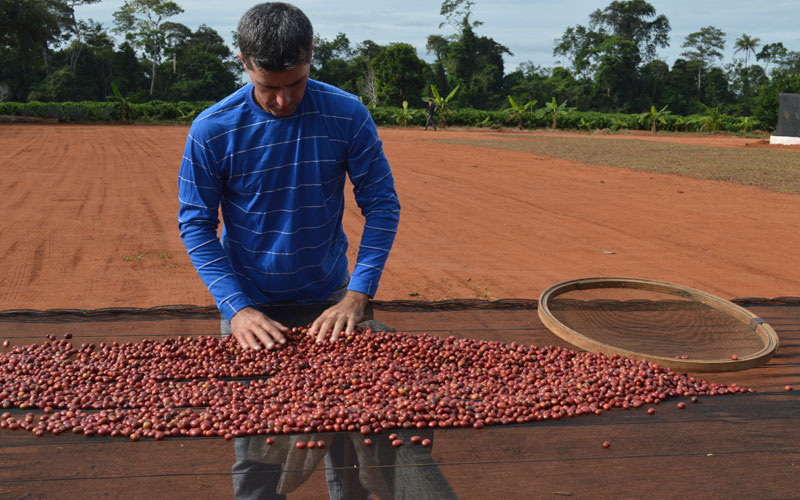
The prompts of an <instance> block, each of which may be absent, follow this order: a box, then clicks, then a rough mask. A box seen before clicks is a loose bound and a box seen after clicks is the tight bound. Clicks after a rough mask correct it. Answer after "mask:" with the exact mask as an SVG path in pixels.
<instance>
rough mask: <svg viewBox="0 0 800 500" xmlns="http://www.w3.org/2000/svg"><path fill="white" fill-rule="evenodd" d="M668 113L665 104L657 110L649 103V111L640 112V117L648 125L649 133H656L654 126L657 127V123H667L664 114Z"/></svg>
mask: <svg viewBox="0 0 800 500" xmlns="http://www.w3.org/2000/svg"><path fill="white" fill-rule="evenodd" d="M669 113H670V112H669V111H667V106H664V107H663V108H661V109H660V110H659V109H656V107H655V106H654V105H651V106H650V111H649V112H648V113H642V115H641V117H642V119H643V120H644V122H645V123H647V125H649V126H650V133H651V134H655V133H656V127H657V125H658V124H659V123H660V124H662V125H666V124H667V119H666V116H667V115H668V114H669Z"/></svg>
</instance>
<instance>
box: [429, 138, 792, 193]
mask: <svg viewBox="0 0 800 500" xmlns="http://www.w3.org/2000/svg"><path fill="white" fill-rule="evenodd" d="M435 141H436V142H443V143H448V144H461V145H466V146H480V147H486V148H492V149H501V150H509V151H520V152H524V153H531V154H535V155H539V156H550V157H552V158H561V159H564V160H571V161H576V162H580V163H586V164H590V165H605V166H610V167H622V168H629V169H633V170H638V171H642V172H655V173H661V174H677V175H683V176H687V177H692V178H695V179H706V180H717V181H725V182H733V183H737V184H741V185H744V186H755V187H759V188H762V189H767V190H769V191H775V192H779V193H790V194H800V154H798V153H795V152H794V151H783V150H770V149H764V148H753V149H748V148H723V147H713V146H698V145H692V144H677V143H665V142H652V141H640V140H626V139H620V140H615V139H596V138H591V137H586V138H582V137H541V136H534V137H524V136H519V137H515V138H514V140H508V139H505V140H497V141H494V140H489V139H474V140H473V139H445V140H442V139H435Z"/></svg>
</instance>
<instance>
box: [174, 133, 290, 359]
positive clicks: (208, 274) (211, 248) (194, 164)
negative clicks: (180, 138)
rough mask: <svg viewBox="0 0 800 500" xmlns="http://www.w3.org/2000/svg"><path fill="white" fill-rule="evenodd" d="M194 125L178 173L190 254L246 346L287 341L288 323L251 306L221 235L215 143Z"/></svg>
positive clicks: (182, 227)
mask: <svg viewBox="0 0 800 500" xmlns="http://www.w3.org/2000/svg"><path fill="white" fill-rule="evenodd" d="M201 136H202V132H201V131H199V130H198V129H197V128H195V127H192V130H191V131H190V132H189V137H188V139H187V141H186V148H185V150H184V155H183V159H182V161H181V168H180V173H179V176H178V200H179V203H180V209H179V212H178V228H179V229H180V234H181V239H182V240H183V243H184V245H185V246H186V251H187V252H188V254H189V258H190V259H191V260H192V263H193V264H194V267H195V269H196V270H197V273H198V274H199V275H200V277H201V278H202V280H203V282H204V283H205V284H206V287H207V288H208V291H209V292H210V293H211V295H212V296H213V297H214V301H215V302H216V304H217V308H218V309H219V310H220V312H221V313H222V315H223V316H225V318H226V319H227V320H228V321H230V323H231V331H232V332H233V336H234V338H235V339H236V340H237V341H238V342H239V345H241V346H242V347H243V348H252V349H260V347H261V345H262V344H263V345H264V346H266V347H267V348H268V349H269V348H272V347H274V345H275V344H276V343H280V344H282V343H285V342H286V339H285V338H284V336H283V334H284V333H286V332H287V331H288V328H286V327H285V326H284V325H282V324H280V323H278V322H277V321H274V320H272V319H270V318H269V317H267V316H266V315H265V314H264V313H262V312H261V311H259V310H258V309H256V308H254V307H252V306H253V304H251V302H250V300H249V299H248V298H247V296H246V295H245V294H244V292H243V291H242V288H241V285H240V284H239V280H238V278H237V277H236V274H235V273H234V272H233V268H232V266H231V265H230V262H229V260H228V257H227V255H226V254H225V252H224V250H223V249H222V245H221V243H220V241H219V237H218V236H217V228H218V226H219V216H218V213H219V201H220V193H221V189H222V182H221V180H220V177H219V174H218V173H217V169H216V161H215V159H214V155H213V152H212V151H211V148H209V147H208V145H207V144H206V143H205V141H204V140H203V139H202V138H201Z"/></svg>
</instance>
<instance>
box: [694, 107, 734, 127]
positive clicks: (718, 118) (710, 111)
mask: <svg viewBox="0 0 800 500" xmlns="http://www.w3.org/2000/svg"><path fill="white" fill-rule="evenodd" d="M704 109H705V114H704V115H703V116H702V117H701V118H700V130H703V131H705V132H711V133H712V134H714V133H717V132H719V131H720V130H723V127H724V126H725V119H726V118H727V117H728V115H726V114H725V113H723V112H722V111H721V110H720V106H714V107H713V108H712V107H711V106H704Z"/></svg>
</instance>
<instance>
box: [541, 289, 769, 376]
mask: <svg viewBox="0 0 800 500" xmlns="http://www.w3.org/2000/svg"><path fill="white" fill-rule="evenodd" d="M601 288H631V289H638V290H648V291H654V292H661V293H667V294H671V295H676V296H679V297H682V298H684V299H690V300H693V301H696V302H699V303H702V304H705V305H707V306H709V307H712V308H714V309H716V310H718V311H721V312H723V313H725V314H728V315H729V316H731V317H733V318H735V319H736V320H737V321H740V322H741V323H743V324H744V325H746V326H748V327H749V328H750V330H751V331H752V332H753V334H754V335H755V336H756V337H757V338H758V339H759V340H761V342H762V344H763V347H762V348H761V349H760V350H759V351H758V352H755V353H750V354H743V355H741V356H739V357H738V359H674V358H670V357H666V356H661V355H656V354H650V353H646V352H639V351H634V350H630V349H625V348H623V347H619V346H615V345H611V344H606V343H604V342H600V341H599V340H596V339H593V338H591V337H589V336H587V335H585V334H582V333H580V332H578V331H576V330H573V329H572V328H570V327H568V326H567V325H565V324H563V323H562V322H561V321H559V320H558V318H556V316H555V315H554V314H553V313H552V312H551V311H550V307H549V305H550V300H552V299H554V298H555V297H558V296H559V295H562V294H564V293H567V292H570V291H573V290H591V289H601ZM538 314H539V319H540V320H541V321H542V323H543V324H544V326H545V327H546V328H547V329H548V330H550V331H551V332H552V333H554V334H555V335H556V336H558V337H559V338H561V339H563V340H565V341H567V342H569V343H570V344H572V345H574V346H576V347H578V348H581V349H584V350H586V351H590V352H600V353H603V354H605V355H606V356H613V355H615V354H616V355H620V356H625V357H629V358H634V359H642V360H645V361H649V362H652V363H657V364H659V365H661V366H665V367H667V368H670V369H673V370H676V371H684V372H728V371H738V370H747V369H750V368H755V367H757V366H760V365H762V364H764V363H766V362H767V361H769V360H770V359H771V358H772V356H773V355H774V354H775V352H776V351H777V349H778V345H779V339H778V335H777V333H776V332H775V330H774V329H773V328H772V326H770V325H769V324H768V323H767V322H765V321H764V320H763V319H762V318H760V317H759V316H757V315H755V314H753V313H751V312H750V311H748V310H747V309H745V308H743V307H741V306H738V305H736V304H734V303H733V302H731V301H728V300H725V299H722V298H720V297H717V296H715V295H712V294H710V293H707V292H703V291H701V290H697V289H694V288H690V287H687V286H683V285H678V284H675V283H669V282H666V281H657V280H650V279H644V278H625V277H591V278H578V279H573V280H568V281H563V282H561V283H556V284H555V285H552V286H550V287H549V288H547V289H546V290H545V291H543V292H542V294H541V295H540V296H539V307H538Z"/></svg>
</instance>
